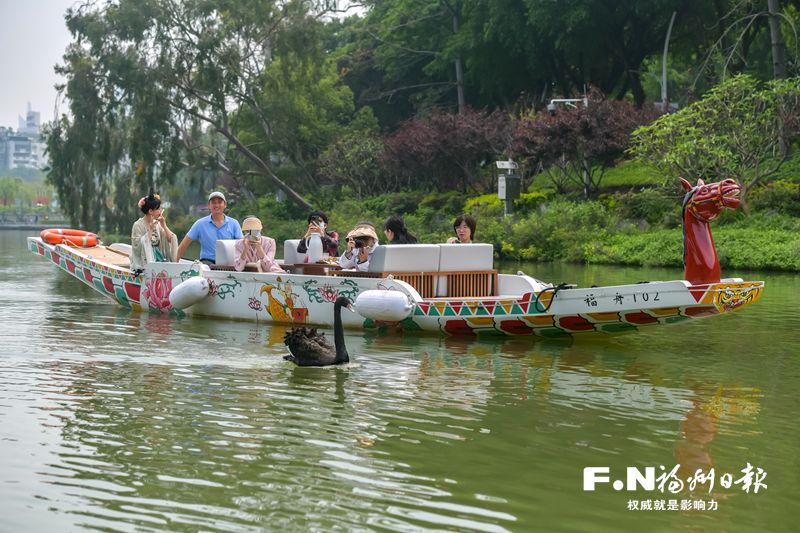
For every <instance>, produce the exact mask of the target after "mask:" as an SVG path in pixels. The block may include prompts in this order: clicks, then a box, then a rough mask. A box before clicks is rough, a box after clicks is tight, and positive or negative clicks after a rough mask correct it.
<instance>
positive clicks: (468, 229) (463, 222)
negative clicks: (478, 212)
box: [447, 213, 478, 244]
mask: <svg viewBox="0 0 800 533" xmlns="http://www.w3.org/2000/svg"><path fill="white" fill-rule="evenodd" d="M477 225H478V223H477V221H476V220H475V219H474V218H472V217H471V216H469V215H467V214H466V213H465V214H463V215H458V216H457V217H456V219H455V220H454V221H453V231H454V232H455V233H456V236H455V237H450V238H449V239H447V244H472V240H473V239H474V238H475V226H477Z"/></svg>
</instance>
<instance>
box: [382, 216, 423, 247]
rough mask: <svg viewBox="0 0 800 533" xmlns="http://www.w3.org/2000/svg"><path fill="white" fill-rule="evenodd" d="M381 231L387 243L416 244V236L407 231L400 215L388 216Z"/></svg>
mask: <svg viewBox="0 0 800 533" xmlns="http://www.w3.org/2000/svg"><path fill="white" fill-rule="evenodd" d="M383 231H384V233H386V239H387V240H388V241H389V244H417V238H416V237H414V236H413V235H412V234H410V233H409V232H408V228H407V227H406V223H405V222H404V221H403V217H401V216H392V217H389V220H387V221H386V226H385V227H384V230H383Z"/></svg>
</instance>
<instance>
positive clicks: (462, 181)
mask: <svg viewBox="0 0 800 533" xmlns="http://www.w3.org/2000/svg"><path fill="white" fill-rule="evenodd" d="M511 131H512V125H511V120H510V118H509V117H508V116H507V115H506V114H504V113H502V112H500V111H495V112H491V113H490V112H487V111H477V110H473V109H467V111H466V112H465V113H463V114H456V113H448V112H444V111H439V110H435V111H434V112H433V113H431V115H430V116H428V117H425V118H419V119H413V120H410V121H408V122H406V123H404V124H403V125H402V126H401V127H400V128H399V129H398V130H397V131H396V132H395V133H393V134H392V135H390V136H389V137H387V138H386V139H385V141H384V146H385V150H384V164H385V168H386V169H387V171H389V172H391V173H395V174H398V175H402V176H408V177H410V178H413V179H414V181H415V182H416V183H415V184H416V185H418V186H419V185H422V186H431V187H435V188H439V189H441V190H447V189H460V190H462V191H466V190H467V189H469V188H472V189H475V190H481V189H482V188H483V187H484V185H485V184H483V183H481V182H480V179H479V177H480V173H479V170H480V166H481V165H482V164H485V163H490V162H492V161H494V160H495V159H497V158H498V157H499V156H500V155H501V154H502V153H503V152H504V151H505V150H506V148H507V146H508V143H509V141H510V138H511Z"/></svg>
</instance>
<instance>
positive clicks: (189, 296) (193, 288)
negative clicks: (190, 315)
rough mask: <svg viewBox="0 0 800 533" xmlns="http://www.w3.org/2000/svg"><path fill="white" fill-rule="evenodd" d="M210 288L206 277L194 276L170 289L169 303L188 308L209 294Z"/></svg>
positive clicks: (180, 307) (175, 306)
mask: <svg viewBox="0 0 800 533" xmlns="http://www.w3.org/2000/svg"><path fill="white" fill-rule="evenodd" d="M210 288H211V286H210V285H209V283H208V280H207V279H206V278H204V277H203V276H193V277H191V278H189V279H187V280H186V281H184V282H181V283H180V284H178V285H177V286H176V287H175V288H174V289H172V291H170V293H169V303H171V304H172V307H174V308H176V309H186V308H187V307H191V306H192V305H194V304H196V303H197V302H199V301H201V300H202V299H203V298H205V297H206V296H208V293H209V289H210Z"/></svg>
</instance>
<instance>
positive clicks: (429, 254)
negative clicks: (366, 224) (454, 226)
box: [369, 244, 439, 272]
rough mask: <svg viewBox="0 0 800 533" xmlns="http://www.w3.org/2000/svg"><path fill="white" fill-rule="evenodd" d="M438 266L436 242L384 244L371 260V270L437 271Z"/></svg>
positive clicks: (376, 250)
mask: <svg viewBox="0 0 800 533" xmlns="http://www.w3.org/2000/svg"><path fill="white" fill-rule="evenodd" d="M438 268H439V246H438V245H436V244H390V245H385V244H382V245H380V246H378V247H377V248H376V249H375V251H374V252H372V257H371V258H370V260H369V271H370V272H436V270H437V269H438Z"/></svg>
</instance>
